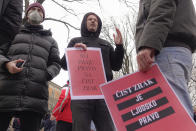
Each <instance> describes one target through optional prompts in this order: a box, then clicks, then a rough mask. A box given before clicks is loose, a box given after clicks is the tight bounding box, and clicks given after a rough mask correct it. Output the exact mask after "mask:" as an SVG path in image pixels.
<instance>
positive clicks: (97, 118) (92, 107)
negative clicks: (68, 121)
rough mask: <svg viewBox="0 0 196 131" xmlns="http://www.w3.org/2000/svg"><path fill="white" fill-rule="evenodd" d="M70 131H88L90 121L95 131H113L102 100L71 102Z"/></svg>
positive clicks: (107, 111) (108, 114) (112, 125)
mask: <svg viewBox="0 0 196 131" xmlns="http://www.w3.org/2000/svg"><path fill="white" fill-rule="evenodd" d="M71 110H72V124H73V129H72V131H90V130H91V129H90V128H91V121H93V122H94V124H95V127H96V131H114V130H115V128H114V124H113V122H112V119H111V116H110V113H109V110H108V108H107V106H106V103H105V101H104V100H103V99H100V100H99V99H98V100H72V101H71Z"/></svg>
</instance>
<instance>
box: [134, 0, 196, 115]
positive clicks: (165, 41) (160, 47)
mask: <svg viewBox="0 0 196 131" xmlns="http://www.w3.org/2000/svg"><path fill="white" fill-rule="evenodd" d="M135 39H136V42H135V43H136V48H137V53H138V54H137V62H138V67H139V70H140V71H143V72H145V71H147V70H148V69H149V68H150V66H151V65H152V63H154V62H155V63H157V64H158V65H159V67H160V69H161V71H162V72H163V74H164V75H165V77H166V79H167V80H168V82H169V84H170V85H171V87H172V88H173V90H174V91H175V93H176V95H177V96H178V98H179V99H180V101H181V102H182V104H183V105H184V107H185V108H186V110H187V112H188V113H189V114H190V116H191V117H193V109H192V103H191V100H190V96H189V93H188V91H187V87H188V86H187V83H188V81H189V79H190V76H191V69H192V52H194V51H195V49H196V15H195V10H194V6H193V3H192V0H140V8H139V16H138V21H137V25H136V36H135Z"/></svg>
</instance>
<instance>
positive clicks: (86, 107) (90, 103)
mask: <svg viewBox="0 0 196 131" xmlns="http://www.w3.org/2000/svg"><path fill="white" fill-rule="evenodd" d="M101 27H102V22H101V19H100V18H99V16H97V15H96V14H95V13H92V12H90V13H87V14H86V15H85V16H84V18H83V21H82V24H81V35H82V36H81V37H76V38H73V39H72V40H71V41H70V43H69V44H68V47H81V48H83V49H84V50H86V49H87V47H96V48H101V52H102V58H103V63H104V68H105V73H106V78H107V80H108V81H110V80H112V79H113V74H112V70H114V71H118V70H120V69H121V66H122V62H123V56H124V49H123V41H122V36H121V33H120V31H119V30H118V29H117V28H116V31H117V36H115V35H114V42H115V44H116V49H115V51H114V49H113V47H112V46H111V44H110V43H109V42H107V41H105V40H103V39H101V38H99V34H100V32H101ZM61 62H62V67H63V68H64V69H67V65H66V59H65V56H64V57H63V58H62V59H61ZM71 110H72V121H73V128H72V130H73V131H90V124H91V120H93V121H94V123H95V126H96V129H97V130H98V131H113V130H114V126H113V123H112V119H111V117H110V114H109V111H108V109H107V106H106V104H105V101H104V100H103V99H99V100H73V101H71Z"/></svg>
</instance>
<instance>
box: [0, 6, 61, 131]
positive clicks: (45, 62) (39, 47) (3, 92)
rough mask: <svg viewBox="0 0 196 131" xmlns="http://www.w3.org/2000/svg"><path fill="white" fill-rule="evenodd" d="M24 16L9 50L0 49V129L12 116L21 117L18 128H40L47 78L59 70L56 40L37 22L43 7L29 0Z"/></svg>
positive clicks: (30, 130)
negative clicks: (5, 51)
mask: <svg viewBox="0 0 196 131" xmlns="http://www.w3.org/2000/svg"><path fill="white" fill-rule="evenodd" d="M26 17H27V23H26V24H25V25H24V27H22V28H21V31H20V32H19V34H17V35H16V36H15V38H14V40H13V41H12V43H11V45H10V47H9V50H8V53H6V55H5V54H4V53H0V131H6V129H7V127H8V125H9V122H10V120H11V118H12V117H13V116H16V117H18V118H20V122H21V131H39V128H40V123H41V119H42V116H43V115H44V114H45V113H46V112H47V111H48V81H49V80H51V79H52V78H54V77H55V76H56V75H57V74H58V73H59V71H60V58H59V50H58V46H57V43H56V41H55V40H54V39H53V38H52V36H51V32H50V30H44V29H43V26H42V25H40V23H41V22H43V20H44V17H45V11H44V8H43V7H42V5H40V4H39V3H34V4H31V5H30V6H29V7H28V9H27V12H26Z"/></svg>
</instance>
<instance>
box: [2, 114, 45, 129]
mask: <svg viewBox="0 0 196 131" xmlns="http://www.w3.org/2000/svg"><path fill="white" fill-rule="evenodd" d="M12 117H18V118H20V124H21V131H39V130H40V124H41V119H42V115H41V114H39V113H36V112H31V111H23V112H0V131H7V128H8V126H9V123H10V121H11V119H12Z"/></svg>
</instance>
